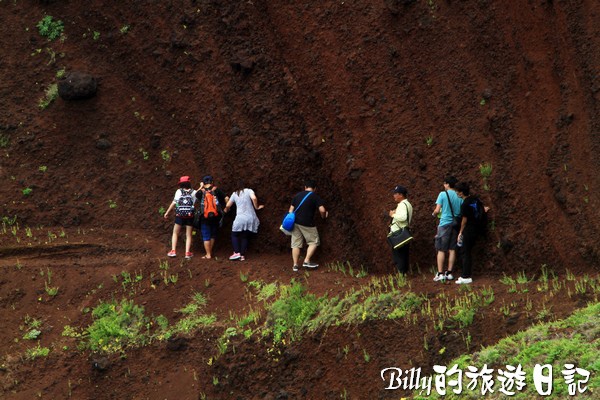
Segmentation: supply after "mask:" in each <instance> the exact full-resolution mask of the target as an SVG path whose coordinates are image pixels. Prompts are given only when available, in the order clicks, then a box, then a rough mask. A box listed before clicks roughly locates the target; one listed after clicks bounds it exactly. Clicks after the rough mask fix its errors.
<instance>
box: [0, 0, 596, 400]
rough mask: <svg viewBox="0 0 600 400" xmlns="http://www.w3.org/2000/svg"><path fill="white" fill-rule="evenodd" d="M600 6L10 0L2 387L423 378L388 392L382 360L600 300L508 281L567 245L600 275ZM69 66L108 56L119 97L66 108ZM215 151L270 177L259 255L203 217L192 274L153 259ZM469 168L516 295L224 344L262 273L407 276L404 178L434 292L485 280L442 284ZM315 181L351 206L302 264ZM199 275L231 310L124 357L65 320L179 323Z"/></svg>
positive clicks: (376, 382)
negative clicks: (286, 230)
mask: <svg viewBox="0 0 600 400" xmlns="http://www.w3.org/2000/svg"><path fill="white" fill-rule="evenodd" d="M599 13H600V3H598V2H597V1H592V0H588V1H586V0H580V1H561V0H554V1H551V0H547V1H542V0H538V1H525V0H518V1H498V0H495V1H492V0H478V1H469V2H460V1H449V0H446V1H443V0H428V1H425V0H423V1H421V0H418V1H411V0H404V1H402V0H396V1H394V0H386V1H374V2H369V1H322V2H315V3H314V4H311V3H304V2H284V1H268V2H264V1H247V2H233V1H220V2H217V1H165V2H150V1H145V2H144V1H131V2H100V1H89V2H74V1H61V0H56V1H39V2H37V1H18V0H14V1H6V0H5V1H0V31H1V32H2V34H1V35H0V44H1V48H2V50H1V53H0V54H1V55H0V74H1V79H0V98H1V99H2V100H1V104H2V107H0V146H1V147H0V155H1V156H2V159H1V160H2V161H1V162H0V179H1V181H2V183H3V184H2V186H0V199H1V203H0V213H1V214H2V218H3V225H2V227H3V232H0V267H1V275H0V310H1V319H0V322H1V324H0V325H1V326H2V327H3V329H1V330H0V343H2V345H1V350H2V351H1V352H0V388H1V389H0V390H1V391H0V394H1V396H0V397H3V398H10V399H31V398H37V397H42V398H69V397H71V398H77V399H104V398H107V399H108V398H111V399H112V398H114V399H123V398H127V399H145V398H150V399H164V398H169V399H171V398H173V399H196V398H201V395H202V394H206V396H207V398H223V399H229V398H232V399H233V398H239V399H246V398H247V399H285V398H289V399H294V398H306V399H329V398H331V399H334V398H340V396H341V395H342V394H343V393H347V396H348V398H353V399H354V398H356V399H373V398H398V397H400V396H402V395H410V394H409V393H403V392H398V391H386V390H384V384H383V383H382V381H381V378H380V375H379V372H380V370H381V369H382V368H384V367H387V366H398V367H402V368H408V367H410V366H421V367H423V368H430V367H431V366H432V365H434V364H436V363H437V364H440V363H441V364H444V363H447V362H449V361H450V360H451V359H452V358H453V357H456V356H458V355H460V354H462V353H464V352H468V351H470V350H471V351H472V350H473V349H478V348H480V346H481V345H489V344H493V343H495V342H497V341H498V340H499V339H500V338H503V337H505V336H507V335H510V334H512V333H514V332H517V331H519V330H521V329H524V328H526V327H527V326H530V325H531V324H534V323H536V322H538V321H539V320H540V319H541V320H546V319H555V318H562V317H565V316H566V315H569V314H570V313H571V312H572V311H573V309H575V308H578V307H582V306H584V305H585V304H586V302H587V301H589V300H592V299H591V298H589V296H587V297H586V296H574V295H572V293H573V291H572V288H568V287H567V286H568V285H567V286H565V288H564V289H562V290H561V291H560V292H559V293H558V294H557V295H556V296H549V295H548V293H545V292H542V291H536V290H535V285H534V286H532V287H531V290H530V291H529V292H527V294H525V293H520V294H514V293H509V292H508V291H507V288H506V285H503V284H501V283H500V282H499V280H500V278H501V277H502V276H503V273H506V274H516V273H517V272H521V271H525V273H526V274H527V276H528V277H533V278H535V279H538V278H539V277H540V273H541V271H542V266H545V268H548V269H549V270H552V271H554V272H555V273H556V274H557V275H558V276H559V277H564V276H565V275H566V271H567V270H568V271H570V272H571V273H573V274H575V275H576V276H584V275H585V274H588V275H596V274H598V271H599V265H600V264H599V261H600V242H598V241H597V239H596V238H597V233H598V232H599V231H600V229H599V228H600V222H599V221H600V219H599V218H598V217H599V215H600V214H599V213H598V211H597V210H598V209H599V206H600V198H599V196H598V193H599V190H600V178H599V176H600V174H599V172H600V157H599V156H598V154H600V136H599V134H598V133H599V131H600V113H599V110H598V107H599V106H598V104H599V103H598V97H599V96H600V75H599V73H600V30H599V28H598V27H599V26H600V24H599V23H600V14H599ZM45 15H52V16H53V17H54V18H55V19H60V20H62V21H63V22H64V36H63V38H62V39H58V40H54V41H48V40H47V39H46V38H43V37H42V36H40V35H39V33H38V29H37V28H36V24H37V23H38V21H40V20H41V19H42V18H43V17H44V16H45ZM60 70H65V71H67V72H71V71H83V72H87V73H89V74H92V75H93V76H95V77H96V78H97V79H98V82H99V87H98V93H97V95H96V96H95V97H93V98H92V99H88V100H81V101H65V100H62V99H61V98H58V99H56V100H55V101H54V102H52V103H51V104H50V105H49V106H48V107H47V108H45V109H40V108H39V107H38V104H39V101H40V99H41V98H43V97H44V93H45V91H46V89H47V87H48V86H49V85H50V84H52V83H56V81H57V72H59V71H60ZM167 155H168V157H167ZM484 163H489V164H491V165H492V166H493V170H492V174H491V176H490V177H489V178H487V179H485V180H484V178H483V177H482V175H481V173H480V169H479V167H480V165H481V164H484ZM208 173H210V174H212V175H213V176H215V177H216V180H217V182H216V183H217V184H218V186H219V187H221V188H223V189H224V190H225V191H227V192H231V191H232V190H233V189H235V185H236V184H237V181H238V180H239V179H242V180H244V181H245V182H246V183H247V185H248V186H249V187H252V188H254V190H255V191H256V193H257V195H258V197H259V199H260V201H261V203H264V204H265V206H266V207H265V209H264V210H262V211H260V214H259V217H260V220H261V228H260V232H259V234H258V236H257V237H256V238H255V240H254V241H253V243H252V246H251V252H250V254H249V257H248V261H247V262H245V263H230V262H229V261H225V260H226V258H227V255H228V254H229V252H230V242H229V229H230V226H231V217H228V218H226V221H225V228H224V229H223V230H222V231H221V232H220V236H219V240H218V247H217V256H218V259H217V260H210V261H209V260H202V259H201V258H200V255H201V254H202V252H201V245H200V243H199V242H198V241H197V239H196V242H195V248H194V251H195V253H196V257H195V258H194V259H193V260H191V261H189V262H184V261H182V259H181V258H177V259H176V260H171V261H170V271H172V272H173V273H177V274H178V277H179V280H178V282H177V283H176V284H174V285H165V284H164V283H161V280H160V279H158V280H156V281H153V280H152V278H151V276H154V277H158V276H160V273H161V271H162V270H161V269H160V268H159V266H160V263H161V262H165V261H166V252H167V250H168V247H169V241H170V236H171V229H172V221H164V220H163V219H162V218H161V217H160V215H159V211H158V210H159V208H160V207H166V206H168V204H169V202H170V201H171V199H172V196H173V193H174V190H175V187H176V182H177V179H178V177H179V176H181V175H190V176H191V177H192V179H193V180H194V182H198V181H199V180H200V178H201V177H202V176H203V175H205V174H208ZM449 173H450V174H453V175H455V176H457V177H459V178H460V179H461V180H465V181H469V182H471V184H472V187H474V188H475V191H476V192H477V193H479V194H480V195H481V197H482V198H483V200H484V201H485V203H486V204H487V205H489V206H490V207H491V209H492V211H491V216H490V219H491V222H492V228H493V229H491V231H490V237H489V238H488V240H487V241H486V242H485V243H482V244H480V246H479V248H478V249H477V253H476V255H477V265H476V269H475V274H474V280H475V283H474V285H473V290H483V289H484V288H488V287H491V288H492V289H493V290H494V293H495V303H494V304H497V305H498V306H497V307H492V308H493V309H494V310H495V311H496V312H495V313H494V312H492V308H491V309H490V310H488V311H486V312H483V313H481V314H479V315H477V316H476V318H475V321H474V324H473V325H472V326H470V327H469V328H468V329H447V330H443V331H437V330H435V329H434V328H433V326H431V324H429V325H428V324H427V322H426V321H420V322H421V323H419V324H411V323H409V322H407V321H402V320H394V321H388V320H384V321H380V320H377V321H366V322H365V323H364V324H359V325H357V326H339V327H332V328H329V329H327V330H326V331H322V332H317V333H316V334H312V335H309V336H307V337H304V338H303V339H302V340H300V341H296V342H293V343H291V344H289V345H288V346H285V347H284V348H283V349H281V354H279V355H278V356H277V357H275V356H274V355H273V354H272V353H270V352H269V350H270V351H273V349H272V348H271V347H270V346H269V343H268V341H255V340H246V341H245V340H243V339H242V338H241V337H236V338H235V347H236V351H235V353H233V352H227V353H226V354H224V355H223V356H221V357H219V358H218V359H216V360H214V362H211V361H212V358H211V357H214V355H215V352H216V340H217V338H219V337H220V336H221V335H222V333H223V329H224V328H225V327H226V326H227V322H226V321H227V320H228V318H230V316H231V315H232V313H233V314H235V315H242V314H244V313H245V312H248V311H249V310H250V309H251V307H253V306H254V307H256V306H257V304H256V300H249V299H248V296H247V292H248V287H247V284H245V283H244V282H243V281H242V279H241V278H240V272H242V273H244V274H246V273H247V274H248V276H249V280H250V281H252V280H258V279H261V280H263V281H266V282H272V281H279V282H282V283H289V281H290V279H291V278H294V277H295V278H296V279H297V280H299V281H301V282H302V283H303V284H305V285H306V286H307V287H308V288H309V290H310V291H311V292H314V293H315V294H317V295H325V294H327V295H329V296H335V295H340V294H343V293H344V292H346V291H347V290H349V289H350V288H357V287H360V286H361V285H364V284H365V278H352V277H349V276H347V275H346V274H342V273H341V272H339V271H335V268H333V267H332V266H333V265H335V263H337V262H346V261H348V262H349V263H350V265H352V266H354V268H355V269H356V270H358V269H359V268H361V267H362V268H364V269H365V270H367V271H368V272H369V274H370V275H371V276H385V274H388V273H391V272H393V266H392V263H391V257H390V254H389V250H388V249H387V247H386V244H385V234H386V231H387V228H386V225H387V222H388V221H387V218H386V214H387V210H389V209H391V208H392V207H394V203H393V199H392V197H391V193H390V191H391V189H392V187H393V186H394V185H396V184H403V185H405V186H407V187H408V190H409V195H410V196H409V198H410V201H411V203H412V204H413V206H414V208H415V218H414V235H415V238H416V239H415V241H414V243H413V244H412V248H411V263H412V272H411V274H410V275H409V282H410V289H411V290H412V291H414V292H416V293H420V294H423V295H425V296H426V297H427V298H429V299H431V300H432V302H434V303H435V302H439V301H441V300H440V299H443V298H444V297H449V298H452V297H453V296H458V295H460V294H461V293H462V291H460V290H458V289H457V288H456V287H454V286H456V285H446V286H445V285H440V284H436V283H434V282H432V281H431V277H432V273H431V272H432V267H433V265H434V263H435V254H434V251H433V248H432V240H433V235H434V232H435V223H436V221H435V220H434V219H433V218H432V217H430V214H431V211H432V209H433V206H434V202H435V198H436V196H437V194H438V192H439V191H440V190H442V179H443V176H444V175H446V174H449ZM307 177H314V178H315V179H316V180H317V182H318V192H319V193H320V195H321V196H322V197H323V198H324V199H325V202H326V206H327V207H328V209H329V210H330V218H329V219H328V220H326V221H318V228H319V230H320V232H321V236H322V243H323V244H322V246H321V247H320V248H319V250H318V253H317V261H318V262H319V263H320V264H321V267H320V268H319V269H317V270H316V271H311V272H310V273H308V274H305V273H300V274H297V275H294V274H293V273H292V272H291V258H290V255H289V248H288V247H289V243H288V238H287V237H285V236H284V235H282V234H281V233H280V232H279V230H278V227H279V223H280V220H281V218H282V216H283V214H284V213H285V211H286V210H287V208H288V206H289V202H290V199H291V197H292V195H293V194H294V193H295V192H297V191H298V190H300V189H301V186H302V182H303V180H304V179H305V178H307ZM27 188H29V189H31V192H30V193H29V194H28V195H26V194H25V193H26V192H23V190H24V189H27ZM15 217H16V223H17V224H18V227H19V228H18V229H17V228H16V227H17V225H16V224H13V225H11V222H12V221H15V220H14V218H15ZM26 228H29V229H30V231H27V230H26ZM13 229H14V231H13ZM181 245H182V243H180V246H179V251H180V253H181V252H182V250H183V249H182V246H181ZM49 271H51V274H52V284H53V285H56V286H58V287H59V292H58V294H57V295H56V296H49V295H48V294H47V292H46V290H45V286H46V282H47V281H48V272H49ZM123 271H129V272H131V273H135V272H136V271H139V273H140V275H143V277H144V279H143V280H142V281H141V282H138V283H136V284H135V285H132V286H131V287H129V288H127V289H125V288H124V287H123V286H122V285H121V283H120V282H115V279H113V276H116V277H117V278H118V277H119V276H120V275H121V273H122V272H123ZM366 279H368V278H366ZM118 280H119V279H117V281H118ZM134 289H135V290H134ZM569 289H571V291H570V290H569ZM195 291H202V292H203V293H205V294H206V296H207V297H208V299H209V302H208V305H207V310H208V311H209V312H214V313H215V314H216V315H217V318H218V321H221V322H220V323H222V325H219V324H217V326H215V327H213V328H210V329H205V330H201V331H198V332H196V333H194V334H192V335H189V336H186V337H181V338H178V339H179V340H180V341H179V342H175V343H174V344H173V342H169V343H168V344H166V343H165V342H155V343H153V344H151V345H150V346H146V347H142V348H138V349H132V350H129V351H127V356H126V357H119V356H118V355H117V356H114V355H111V356H106V359H105V360H103V362H105V363H106V365H107V368H106V370H104V371H99V370H97V369H94V368H92V364H93V362H95V361H98V357H99V356H98V355H96V354H92V353H89V352H80V351H77V350H76V349H75V347H74V346H73V341H72V340H70V339H69V338H65V337H63V336H62V335H61V333H62V332H63V327H64V326H65V325H72V326H77V327H85V326H87V325H89V324H90V323H91V316H90V314H89V313H85V312H82V311H83V310H85V309H91V308H93V307H94V306H96V305H97V304H98V303H99V302H100V301H109V300H111V299H120V298H122V297H130V298H132V299H134V300H135V302H136V303H137V304H141V305H143V306H144V307H145V310H146V314H147V315H161V314H162V315H165V316H166V317H167V318H169V320H170V321H172V320H177V318H178V316H179V314H178V313H177V312H176V311H175V310H177V309H180V308H181V307H182V306H183V305H185V304H186V303H187V302H188V301H189V297H190V295H191V294H192V293H194V292H195ZM596 300H597V299H596ZM527 302H531V308H532V310H534V311H533V312H532V313H529V312H526V311H525V308H526V307H528V305H527ZM513 303H514V306H513V307H512V308H513V311H511V313H510V315H508V316H506V315H503V314H502V313H501V312H500V308H501V307H502V306H503V305H506V304H513ZM543 310H551V312H550V313H549V314H546V313H543V312H542V311H543ZM27 316H29V317H31V318H37V319H40V320H42V322H43V324H42V326H43V329H42V334H41V336H40V344H41V345H43V346H50V347H51V348H52V351H51V353H50V355H49V356H48V357H46V358H39V359H36V360H34V361H28V360H24V359H23V356H22V354H23V352H24V351H25V349H27V348H28V347H31V345H32V344H31V343H30V342H28V341H26V340H22V339H21V338H22V336H23V333H24V332H23V329H24V328H23V325H24V321H25V319H26V317H27ZM538 317H539V318H538ZM467 334H468V335H470V336H471V337H472V341H471V344H470V346H467V344H466V343H465V340H464V338H465V336H466V335H467ZM63 346H66V347H67V349H64V348H63ZM346 346H348V347H346ZM345 348H347V349H348V351H347V352H345V351H344V350H343V349H345ZM366 354H368V355H369V358H370V360H367V359H366V358H367V357H366V356H365V355H366ZM209 363H210V365H209ZM215 377H217V378H218V380H219V384H218V385H216V384H214V383H215V381H214V378H215Z"/></svg>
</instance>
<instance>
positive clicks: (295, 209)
mask: <svg viewBox="0 0 600 400" xmlns="http://www.w3.org/2000/svg"><path fill="white" fill-rule="evenodd" d="M311 194H312V192H308V193H307V194H306V196H304V198H303V199H302V201H301V202H300V204H298V207H296V208H294V214H295V213H296V211H298V209H299V208H300V206H301V205H302V203H304V200H306V198H307V197H308V196H310V195H311Z"/></svg>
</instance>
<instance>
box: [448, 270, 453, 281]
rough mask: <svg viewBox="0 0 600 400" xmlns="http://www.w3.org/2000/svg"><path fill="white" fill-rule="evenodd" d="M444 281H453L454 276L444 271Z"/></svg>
mask: <svg viewBox="0 0 600 400" xmlns="http://www.w3.org/2000/svg"><path fill="white" fill-rule="evenodd" d="M446 279H447V280H449V281H451V280H454V276H452V273H451V272H450V271H446Z"/></svg>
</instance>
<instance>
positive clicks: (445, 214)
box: [435, 189, 463, 226]
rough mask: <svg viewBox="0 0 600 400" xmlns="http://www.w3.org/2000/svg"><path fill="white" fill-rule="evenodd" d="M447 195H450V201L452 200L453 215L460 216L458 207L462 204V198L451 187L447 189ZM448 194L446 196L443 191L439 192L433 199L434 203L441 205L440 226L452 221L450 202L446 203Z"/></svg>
mask: <svg viewBox="0 0 600 400" xmlns="http://www.w3.org/2000/svg"><path fill="white" fill-rule="evenodd" d="M448 196H450V201H451V202H452V211H454V216H455V217H458V216H460V208H461V206H462V203H463V200H462V199H461V198H460V197H458V195H457V194H456V192H455V191H454V190H452V189H448ZM448 196H446V193H445V192H440V194H439V195H438V197H437V200H436V201H435V204H439V205H440V206H442V215H441V218H440V226H444V225H448V224H451V223H452V212H451V211H450V203H448Z"/></svg>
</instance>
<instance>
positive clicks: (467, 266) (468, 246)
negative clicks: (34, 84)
mask: <svg viewBox="0 0 600 400" xmlns="http://www.w3.org/2000/svg"><path fill="white" fill-rule="evenodd" d="M476 241H477V234H476V232H475V230H474V229H467V228H465V230H464V231H463V245H462V247H461V248H460V252H459V254H460V258H461V261H462V273H461V276H462V277H463V278H470V277H471V270H472V268H473V255H472V252H473V247H475V242H476Z"/></svg>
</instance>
